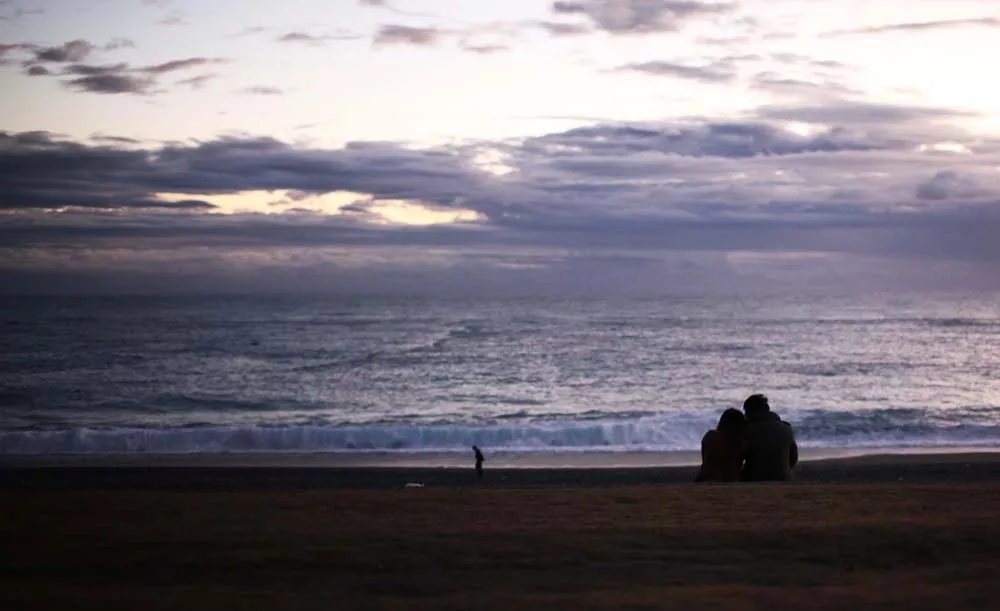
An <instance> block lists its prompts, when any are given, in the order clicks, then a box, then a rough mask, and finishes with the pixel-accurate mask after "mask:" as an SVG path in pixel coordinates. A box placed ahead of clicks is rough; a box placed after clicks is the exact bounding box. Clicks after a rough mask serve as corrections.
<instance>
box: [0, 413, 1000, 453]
mask: <svg viewBox="0 0 1000 611" xmlns="http://www.w3.org/2000/svg"><path fill="white" fill-rule="evenodd" d="M890 411H891V410H890ZM802 416H803V418H802V421H801V425H800V427H799V428H798V429H797V434H798V436H799V442H800V445H801V446H802V447H812V448H877V447H937V446H1000V427H998V426H989V425H964V426H945V427H935V426H933V425H929V424H926V423H922V422H920V420H921V419H920V418H914V414H912V413H906V414H903V415H898V414H897V418H906V419H909V420H911V422H910V423H909V424H906V423H904V422H900V421H897V422H896V423H892V422H891V421H890V420H887V417H886V415H885V414H884V413H881V414H868V415H857V414H852V415H843V414H835V415H832V414H829V413H828V414H826V416H827V418H825V419H824V418H821V417H820V416H818V415H816V414H812V415H805V414H803V415H802ZM699 420H702V421H699ZM710 426H711V423H710V422H707V421H704V418H701V419H699V418H695V417H693V416H691V415H688V417H685V418H678V417H677V415H676V414H671V415H666V416H653V417H644V418H634V419H623V420H602V421H584V422H574V421H548V422H534V423H533V422H524V423H518V424H505V425H485V426H473V425H460V424H442V425H432V426H339V427H337V426H269V427H263V426H246V427H185V428H159V429H154V428H145V429H141V428H112V429H72V430H48V431H7V432H0V454H8V455H12V454H49V453H96V454H104V453H109V454H110V453H113V454H122V453H125V454H128V453H218V452H231V453H252V452H370V451H378V452H386V451H389V452H401V453H407V452H414V453H417V452H449V451H456V452H457V451H467V450H468V448H469V447H470V446H471V445H473V444H475V445H479V446H482V447H488V448H491V449H492V450H503V451H509V452H532V451H545V452H594V451H604V452H630V451H631V452H638V451H690V450H696V449H697V448H698V446H699V442H700V439H701V436H702V435H703V434H704V432H705V430H706V429H707V428H710Z"/></svg>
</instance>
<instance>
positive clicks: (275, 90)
mask: <svg viewBox="0 0 1000 611" xmlns="http://www.w3.org/2000/svg"><path fill="white" fill-rule="evenodd" d="M239 92H240V93H247V94H250V95H283V94H284V93H285V92H284V90H282V89H281V88H280V87H269V86H266V85H253V86H252V87H244V88H243V89H240V90H239Z"/></svg>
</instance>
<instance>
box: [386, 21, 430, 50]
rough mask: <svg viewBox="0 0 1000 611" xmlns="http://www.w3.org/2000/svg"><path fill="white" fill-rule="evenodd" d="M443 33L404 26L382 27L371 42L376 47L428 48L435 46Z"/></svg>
mask: <svg viewBox="0 0 1000 611" xmlns="http://www.w3.org/2000/svg"><path fill="white" fill-rule="evenodd" d="M442 34H443V32H441V31H440V30H438V29H436V28H418V27H410V26H405V25H384V26H382V27H381V28H379V31H378V32H377V33H376V34H375V38H374V40H373V42H374V44H376V45H413V46H418V47H429V46H433V45H435V44H437V43H438V42H439V41H440V40H441V37H442Z"/></svg>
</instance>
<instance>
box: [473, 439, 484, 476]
mask: <svg viewBox="0 0 1000 611" xmlns="http://www.w3.org/2000/svg"><path fill="white" fill-rule="evenodd" d="M472 451H473V452H475V453H476V477H478V478H480V479H482V477H483V461H484V460H486V459H485V458H483V452H482V450H480V449H479V447H478V446H472Z"/></svg>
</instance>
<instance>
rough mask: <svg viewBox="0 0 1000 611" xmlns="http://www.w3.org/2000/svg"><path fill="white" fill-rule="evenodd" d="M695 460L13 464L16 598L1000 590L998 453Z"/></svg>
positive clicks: (909, 597)
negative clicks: (770, 464) (739, 473)
mask: <svg viewBox="0 0 1000 611" xmlns="http://www.w3.org/2000/svg"><path fill="white" fill-rule="evenodd" d="M693 472H694V469H693V468H692V467H670V468H614V469H502V470H501V469H493V470H489V471H487V477H486V478H484V480H483V481H482V482H477V481H476V480H475V479H474V478H473V477H472V476H471V469H440V468H436V469H435V468H418V469H405V468H399V467H392V468H354V469H351V468H343V467H341V468H302V467H270V468H266V467H235V466H228V467H227V466H222V467H212V468H202V467H194V466H177V465H173V466H137V465H133V466H128V467H124V466H118V467H112V466H107V465H103V466H102V465H94V464H91V465H89V466H79V467H72V466H66V465H63V466H56V467H54V466H51V465H48V466H37V465H36V466H27V465H25V464H23V463H21V464H17V465H14V466H12V465H11V464H10V463H7V464H5V465H3V466H2V467H0V490H2V491H3V493H2V495H3V496H2V504H0V513H2V519H0V531H3V532H0V537H2V540H3V541H4V542H5V545H4V552H5V553H3V554H0V608H4V609H28V608H75V609H137V608H144V609H232V608H239V609H330V610H332V609H337V610H339V609H367V608H372V609H414V608H427V609H511V608H519V607H520V608H531V609H535V608H545V609H561V608H570V609H572V608H578V609H623V608H624V609H660V608H720V609H721V608H724V609H753V608H762V607H765V606H772V605H773V606H776V607H779V608H818V609H840V608H848V607H849V608H853V609H885V608H900V609H956V608H957V609H982V608H992V607H994V606H996V604H997V602H998V601H1000V569H998V568H997V565H996V558H997V557H1000V522H998V520H997V518H996V516H997V515H1000V458H998V455H996V454H949V455H941V456H936V455H935V456H932V455H916V456H914V455H906V456H899V455H893V456H873V457H863V458H850V459H837V460H831V461H813V462H807V463H803V464H802V466H801V468H800V469H799V473H798V480H797V481H796V482H794V483H789V484H717V485H704V484H692V483H689V482H690V479H691V477H692V476H693ZM407 483H421V484H424V487H422V488H416V487H409V488H407V487H404V486H405V484H407Z"/></svg>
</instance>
